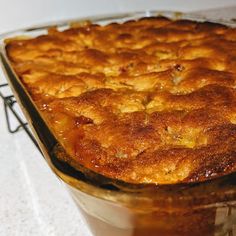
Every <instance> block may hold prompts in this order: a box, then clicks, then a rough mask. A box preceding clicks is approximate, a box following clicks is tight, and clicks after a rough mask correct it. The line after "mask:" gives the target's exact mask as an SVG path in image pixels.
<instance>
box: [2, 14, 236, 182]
mask: <svg viewBox="0 0 236 236" xmlns="http://www.w3.org/2000/svg"><path fill="white" fill-rule="evenodd" d="M6 49H7V54H8V57H9V59H10V61H11V63H12V65H13V68H14V70H15V71H16V73H17V74H18V75H19V77H20V79H21V80H22V81H23V83H24V84H25V86H26V88H27V90H28V91H29V93H30V94H31V96H32V98H33V99H34V101H35V103H36V104H37V106H38V107H39V108H40V111H41V114H42V116H43V118H44V119H45V120H46V122H47V124H48V126H49V127H50V129H51V130H52V132H53V133H54V135H55V137H56V138H57V139H58V141H59V142H60V143H61V144H62V146H63V147H64V148H65V150H66V152H67V153H68V154H69V155H68V156H67V157H60V158H62V159H63V160H64V161H66V162H68V163H70V164H71V165H72V166H74V167H75V168H76V166H77V165H78V163H79V164H82V165H84V166H86V167H88V168H90V169H92V170H94V171H95V172H99V173H101V174H103V175H105V176H109V177H112V178H117V179H121V180H124V181H126V182H132V183H156V184H171V183H180V182H195V181H203V180H207V179H211V178H214V177H217V176H221V175H225V174H228V173H231V172H233V171H235V170H236V91H235V86H236V29H233V28H230V27H227V26H224V25H220V24H215V23H209V22H202V23H199V22H195V21H190V20H176V21H173V20H170V19H168V18H164V17H151V18H142V19H139V20H137V21H127V22H124V23H120V24H118V23H112V24H108V25H105V26H101V25H96V24H92V23H90V22H83V23H81V24H77V25H76V26H74V27H72V28H69V29H66V30H64V31H59V30H58V29H56V28H51V29H49V31H48V34H46V35H41V36H38V37H36V38H31V39H19V38H18V39H17V38H15V39H10V40H8V41H7V43H6Z"/></svg>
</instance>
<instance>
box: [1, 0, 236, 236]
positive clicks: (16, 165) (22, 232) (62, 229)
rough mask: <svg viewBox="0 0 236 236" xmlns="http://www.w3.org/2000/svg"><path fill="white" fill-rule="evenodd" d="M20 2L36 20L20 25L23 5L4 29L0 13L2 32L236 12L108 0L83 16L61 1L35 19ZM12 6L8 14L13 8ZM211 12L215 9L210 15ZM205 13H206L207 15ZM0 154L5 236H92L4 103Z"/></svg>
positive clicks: (195, 5)
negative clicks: (71, 21)
mask: <svg viewBox="0 0 236 236" xmlns="http://www.w3.org/2000/svg"><path fill="white" fill-rule="evenodd" d="M18 2H21V4H23V3H24V2H25V3H28V4H31V5H30V6H31V7H32V9H34V11H35V17H34V14H33V13H34V11H31V14H30V15H29V14H28V13H27V14H26V15H27V17H28V18H25V17H23V18H22V21H21V20H17V15H14V14H18V13H19V11H20V9H21V11H23V6H21V7H20V6H18V13H17V12H15V11H16V10H15V9H14V11H13V13H12V12H9V14H12V15H13V18H12V17H10V18H11V22H6V21H5V24H4V22H3V21H4V17H5V18H6V17H7V12H5V13H4V14H0V32H3V31H6V30H12V29H13V28H14V27H15V28H17V27H22V26H25V25H27V24H26V23H29V22H33V23H40V22H47V21H49V20H55V19H61V18H74V17H75V16H76V17H78V16H85V15H86V14H87V15H92V14H99V13H108V12H115V11H116V9H117V12H121V11H129V10H142V9H143V10H144V9H151V8H153V9H171V10H174V9H176V10H178V11H179V10H183V11H187V10H189V11H193V10H195V11H196V10H197V11H198V14H203V15H207V16H210V17H214V18H228V19H229V18H233V17H234V16H235V13H236V7H232V5H235V6H236V2H235V0H234V1H224V2H222V1H185V4H182V8H181V6H180V5H179V3H184V1H181V0H180V1H173V0H172V1H165V3H164V1H155V2H154V1H145V4H144V1H142V0H137V1H135V3H134V0H130V1H128V0H126V1H119V2H118V1H114V6H113V7H112V6H111V5H110V4H111V2H112V1H111V0H109V3H108V1H105V0H104V1H100V4H98V1H94V2H95V3H94V4H95V5H96V4H97V6H98V7H97V9H96V8H95V6H94V5H93V6H91V1H87V4H85V5H83V7H84V9H85V10H84V11H81V8H80V11H78V14H76V11H75V7H79V5H78V2H82V1H77V2H76V1H71V2H70V1H69V2H70V3H71V4H70V7H67V8H66V9H65V8H63V6H62V5H63V3H62V1H58V3H59V4H60V6H57V8H56V9H57V10H58V9H59V10H58V13H55V9H54V8H53V4H52V3H47V1H41V3H42V4H43V2H45V4H47V8H48V7H49V9H47V10H46V12H44V16H42V14H41V15H40V14H36V12H37V10H35V9H36V8H35V6H33V4H34V1H31V2H30V1H28V0H24V1H18ZM48 2H51V1H48ZM52 2H55V1H52ZM137 2H138V3H137ZM189 2H190V3H191V4H190V3H189ZM196 2H198V3H196ZM15 3H17V1H13V0H10V1H8V2H5V3H4V4H8V5H9V4H15ZM36 3H37V1H36ZM105 3H107V4H105ZM168 3H169V5H168ZM170 3H171V5H170ZM222 3H223V4H222ZM54 4H55V3H54ZM73 4H74V5H73ZM89 4H90V5H89ZM122 4H123V5H122ZM8 5H7V7H6V9H8V7H9V6H8ZM36 5H37V4H36ZM223 5H224V6H231V7H228V8H225V9H215V10H214V8H217V7H222V6H223ZM50 6H51V8H52V9H53V14H52V15H50ZM101 6H103V7H101ZM105 6H107V7H105ZM28 7H29V5H28ZM207 8H211V9H213V10H211V11H209V10H207V11H206V9H207ZM201 9H205V10H204V11H202V10H201ZM200 10H201V11H200ZM2 11H4V10H2ZM14 12H15V13H14ZM18 15H19V14H18ZM14 17H15V18H14ZM40 17H41V18H40ZM31 20H32V21H31ZM28 25H29V24H28ZM1 26H2V28H1ZM0 78H1V79H0V84H1V83H3V82H4V81H5V79H4V75H3V74H2V72H0ZM6 92H8V91H6ZM11 122H12V124H13V126H14V125H16V124H17V123H16V122H15V120H14V119H13V118H12V117H11ZM0 150H1V151H0V163H1V164H0V166H1V170H0V236H28V235H29V236H34V235H35V236H41V235H42V236H74V235H77V236H91V233H90V231H89V229H88V228H87V225H86V222H85V221H84V220H83V218H82V216H81V214H80V212H79V211H78V209H77V207H76V205H75V203H74V202H73V200H72V198H71V197H70V196H69V194H68V192H67V191H66V189H65V187H64V185H63V184H62V183H61V182H60V180H59V179H58V178H57V177H56V176H55V175H54V174H53V173H52V172H51V170H50V169H49V167H48V166H47V164H46V162H45V161H44V159H43V157H42V155H41V154H40V152H39V151H38V150H37V149H36V147H35V146H34V144H33V143H32V141H31V140H30V139H29V137H28V136H27V135H26V133H25V132H24V131H23V130H20V131H19V132H17V133H15V134H10V133H9V132H8V130H7V127H6V122H5V116H4V108H3V103H2V101H0Z"/></svg>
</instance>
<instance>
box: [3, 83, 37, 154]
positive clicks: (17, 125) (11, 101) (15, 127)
mask: <svg viewBox="0 0 236 236" xmlns="http://www.w3.org/2000/svg"><path fill="white" fill-rule="evenodd" d="M6 90H8V91H9V90H10V89H9V85H8V84H7V83H3V84H0V97H1V98H2V100H3V104H4V112H5V118H6V123H7V129H8V131H9V132H10V133H11V134H14V133H16V132H18V131H20V130H22V129H23V130H24V131H25V132H26V133H27V135H28V136H29V138H30V139H31V140H32V142H33V143H34V145H35V146H36V147H37V148H38V150H39V151H40V149H39V146H38V144H37V142H36V139H35V138H34V136H33V134H32V132H31V131H30V129H29V126H28V123H27V122H26V121H25V119H24V117H23V116H22V115H21V114H20V112H19V107H18V104H17V102H16V99H15V97H14V95H12V94H10V95H9V92H8V93H6ZM12 117H13V119H12ZM12 120H15V121H16V122H14V124H13V122H12ZM40 152H41V151H40Z"/></svg>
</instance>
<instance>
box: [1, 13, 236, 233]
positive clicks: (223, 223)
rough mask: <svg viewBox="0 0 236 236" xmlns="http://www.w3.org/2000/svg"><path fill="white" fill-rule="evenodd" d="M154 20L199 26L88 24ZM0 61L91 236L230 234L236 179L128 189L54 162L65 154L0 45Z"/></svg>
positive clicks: (104, 19) (108, 19)
mask: <svg viewBox="0 0 236 236" xmlns="http://www.w3.org/2000/svg"><path fill="white" fill-rule="evenodd" d="M159 14H162V15H164V16H167V17H170V18H176V17H177V18H180V17H181V18H182V19H191V20H198V21H200V20H201V19H197V18H195V17H194V16H190V15H184V14H176V13H171V12H164V13H163V12H162V13H160V12H142V13H134V14H132V13H130V14H129V13H128V14H123V15H118V16H114V15H113V16H107V17H98V18H89V19H90V20H91V21H92V22H95V23H99V24H106V23H109V22H123V21H127V20H132V19H137V18H140V17H143V16H156V15H159ZM82 20H83V21H84V20H85V19H82ZM228 24H229V23H228ZM55 25H56V26H57V27H59V29H66V28H67V27H68V23H67V22H61V23H55ZM52 26H53V24H50V25H48V26H42V27H37V28H31V29H26V30H24V31H16V32H12V33H10V34H7V35H3V36H2V40H3V39H4V38H9V37H13V36H16V35H22V36H37V35H40V34H42V33H45V32H46V29H48V28H49V27H52ZM1 58H2V65H3V68H4V70H5V72H6V75H7V77H8V81H9V83H10V85H11V87H12V90H13V92H14V94H15V96H16V98H17V100H18V102H19V103H20V104H21V107H22V110H23V111H24V113H25V115H26V117H27V120H28V121H29V123H30V124H31V126H32V128H33V131H34V132H35V136H36V138H37V140H38V142H39V145H40V147H41V150H42V152H43V153H44V156H45V159H46V160H47V162H48V164H49V165H50V167H51V168H52V170H53V171H54V172H55V173H56V174H57V175H58V176H59V177H60V178H61V179H62V180H63V181H64V182H65V183H66V185H67V186H68V189H69V191H70V192H71V193H72V196H73V197H74V199H75V201H76V202H77V203H78V206H79V207H80V208H81V210H82V212H83V213H84V215H85V218H86V219H87V221H88V223H89V224H90V225H91V229H92V231H93V233H94V235H98V236H99V235H190V234H192V235H200V234H203V235H225V234H226V233H229V232H232V230H233V224H234V222H235V211H234V204H235V195H236V192H235V183H234V179H235V173H232V174H230V175H226V176H224V177H221V178H216V179H214V180H210V181H205V182H195V183H188V184H184V183H182V184H171V185H168V184H166V185H155V184H130V183H127V182H123V181H121V180H116V179H112V178H109V177H106V176H103V175H101V174H99V173H95V172H94V171H92V170H90V169H88V168H86V167H84V166H82V165H81V166H79V167H78V168H77V169H74V168H73V167H72V166H70V165H69V164H67V163H65V162H63V161H61V158H58V157H59V156H61V155H67V154H66V153H65V150H64V149H63V147H62V146H60V144H59V143H58V142H57V141H56V138H55V137H54V135H53V134H52V133H51V131H50V129H49V128H48V126H47V125H46V124H45V122H44V120H43V119H42V117H41V116H40V113H39V111H38V108H37V107H36V106H35V104H34V102H33V100H32V99H31V97H30V95H29V93H28V92H27V90H26V88H25V87H24V85H23V84H22V82H21V81H20V80H19V78H18V76H17V75H16V74H15V72H14V70H13V68H12V67H11V64H10V62H9V58H8V57H7V54H6V51H5V45H4V42H3V41H2V43H1Z"/></svg>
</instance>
